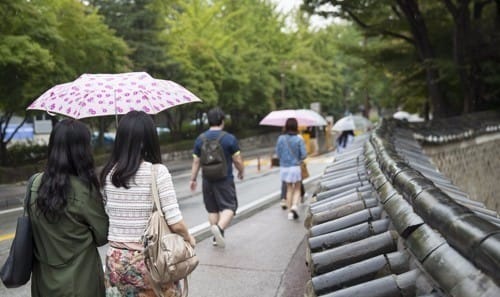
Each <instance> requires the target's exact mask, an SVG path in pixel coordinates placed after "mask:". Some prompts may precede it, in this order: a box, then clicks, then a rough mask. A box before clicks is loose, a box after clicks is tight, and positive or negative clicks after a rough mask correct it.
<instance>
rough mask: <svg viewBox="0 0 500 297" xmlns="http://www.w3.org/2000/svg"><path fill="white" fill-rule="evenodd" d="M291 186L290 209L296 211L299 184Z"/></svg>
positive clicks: (298, 198) (298, 199)
mask: <svg viewBox="0 0 500 297" xmlns="http://www.w3.org/2000/svg"><path fill="white" fill-rule="evenodd" d="M292 186H293V195H292V206H291V207H292V208H293V209H295V210H296V209H297V206H298V205H299V201H300V182H296V183H293V184H292Z"/></svg>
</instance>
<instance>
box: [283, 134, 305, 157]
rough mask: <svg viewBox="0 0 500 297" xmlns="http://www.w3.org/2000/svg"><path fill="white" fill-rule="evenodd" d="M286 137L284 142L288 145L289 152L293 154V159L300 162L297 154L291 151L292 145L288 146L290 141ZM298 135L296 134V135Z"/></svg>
mask: <svg viewBox="0 0 500 297" xmlns="http://www.w3.org/2000/svg"><path fill="white" fill-rule="evenodd" d="M285 137H286V140H285V141H286V144H287V145H288V150H290V153H292V155H293V156H294V158H295V159H297V162H298V163H299V164H300V162H302V161H301V160H299V158H297V155H296V154H295V153H294V152H293V150H292V147H291V146H290V142H289V141H288V137H287V136H285ZM297 137H298V136H297Z"/></svg>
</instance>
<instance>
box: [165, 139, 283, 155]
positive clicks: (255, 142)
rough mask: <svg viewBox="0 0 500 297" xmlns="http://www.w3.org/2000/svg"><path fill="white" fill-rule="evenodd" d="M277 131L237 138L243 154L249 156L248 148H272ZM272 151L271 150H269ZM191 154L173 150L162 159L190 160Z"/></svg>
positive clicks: (187, 151) (186, 151)
mask: <svg viewBox="0 0 500 297" xmlns="http://www.w3.org/2000/svg"><path fill="white" fill-rule="evenodd" d="M278 136H279V133H268V134H262V135H257V136H252V137H248V138H243V139H239V144H240V148H241V151H242V153H243V156H245V157H249V155H248V153H246V152H248V151H249V150H253V149H260V148H272V147H274V145H276V140H277V139H278ZM270 152H272V150H270ZM192 155H193V150H192V149H189V150H184V151H175V152H170V153H166V154H163V155H162V159H163V161H173V160H190V159H191V158H192Z"/></svg>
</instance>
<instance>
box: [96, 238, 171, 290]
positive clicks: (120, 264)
mask: <svg viewBox="0 0 500 297" xmlns="http://www.w3.org/2000/svg"><path fill="white" fill-rule="evenodd" d="M147 273H148V271H147V269H146V265H145V264H144V255H143V254H142V252H141V251H134V250H126V249H118V248H114V247H111V246H110V247H109V248H108V252H107V255H106V270H105V272H104V281H105V286H106V297H122V296H127V297H156V295H155V293H154V291H153V289H151V286H150V284H149V278H148V277H147ZM162 292H163V296H165V297H179V296H181V288H180V284H179V283H172V284H167V285H165V286H163V287H162Z"/></svg>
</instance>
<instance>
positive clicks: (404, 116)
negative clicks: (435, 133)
mask: <svg viewBox="0 0 500 297" xmlns="http://www.w3.org/2000/svg"><path fill="white" fill-rule="evenodd" d="M392 117H393V118H395V119H398V120H402V121H404V120H406V121H408V122H423V121H424V119H423V118H421V117H420V116H419V115H418V114H410V113H409V112H406V111H402V110H400V111H397V112H395V113H394V114H393V115H392Z"/></svg>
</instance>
